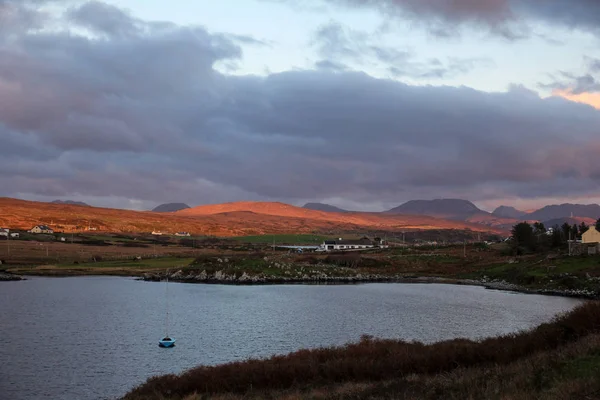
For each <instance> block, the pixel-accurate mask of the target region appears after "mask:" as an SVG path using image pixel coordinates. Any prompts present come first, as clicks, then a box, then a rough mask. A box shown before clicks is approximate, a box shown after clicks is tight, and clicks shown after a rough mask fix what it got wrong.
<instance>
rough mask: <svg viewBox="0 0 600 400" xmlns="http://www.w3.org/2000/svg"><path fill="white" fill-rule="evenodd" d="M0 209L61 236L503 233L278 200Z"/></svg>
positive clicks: (21, 225) (13, 224)
mask: <svg viewBox="0 0 600 400" xmlns="http://www.w3.org/2000/svg"><path fill="white" fill-rule="evenodd" d="M0 210H1V212H0V226H2V227H9V228H13V229H30V228H31V227H33V226H35V225H39V224H45V225H49V226H51V227H52V228H53V229H55V230H57V231H63V232H76V231H81V230H82V229H84V227H88V226H91V227H94V228H96V229H97V230H98V231H105V232H151V231H153V230H161V231H163V232H179V231H186V232H190V233H192V234H196V235H210V236H245V235H261V234H283V233H311V234H315V233H318V234H323V235H332V234H338V233H351V232H353V233H361V234H366V233H368V232H372V233H381V232H389V233H392V232H403V231H427V230H453V231H467V230H469V231H472V232H481V233H493V234H498V235H505V234H506V231H505V230H502V229H498V228H495V227H490V226H484V225H481V224H476V223H470V222H466V221H450V220H445V219H439V218H434V217H429V216H423V215H414V216H413V215H391V214H384V213H368V212H347V213H339V212H326V211H316V210H309V209H306V208H302V207H296V206H293V205H290V204H284V203H277V202H235V203H224V204H213V205H204V206H198V207H192V208H186V209H183V210H179V211H175V212H167V213H161V212H153V211H132V210H120V209H109V208H100V207H80V206H76V205H71V204H55V203H41V202H34V201H25V200H18V199H11V198H0Z"/></svg>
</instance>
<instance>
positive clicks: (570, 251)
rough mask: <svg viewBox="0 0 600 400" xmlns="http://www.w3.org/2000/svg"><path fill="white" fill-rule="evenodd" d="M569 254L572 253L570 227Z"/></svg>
mask: <svg viewBox="0 0 600 400" xmlns="http://www.w3.org/2000/svg"><path fill="white" fill-rule="evenodd" d="M571 214H572V213H571ZM569 255H571V230H570V229H569Z"/></svg>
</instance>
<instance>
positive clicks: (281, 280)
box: [0, 271, 600, 300]
mask: <svg viewBox="0 0 600 400" xmlns="http://www.w3.org/2000/svg"><path fill="white" fill-rule="evenodd" d="M27 275H31V276H36V277H46V278H72V277H91V276H114V277H120V278H134V279H135V280H138V281H144V282H162V281H164V280H165V277H166V274H164V273H145V274H143V275H141V276H140V274H132V273H129V274H126V273H83V274H82V273H68V272H61V273H55V272H54V271H53V272H50V271H48V272H40V271H38V273H32V274H27ZM21 280H23V281H24V280H27V278H25V277H24V276H21V275H15V274H12V273H7V272H0V282H9V281H12V282H14V281H21ZM169 281H171V282H176V283H189V284H205V285H233V286H255V285H358V284H366V283H406V284H414V283H439V284H447V285H462V286H480V287H483V288H485V289H489V290H503V291H508V292H514V293H523V294H537V295H544V296H559V297H570V298H576V299H582V300H598V299H600V293H596V292H592V291H586V290H577V289H571V290H569V289H565V290H557V289H545V288H527V287H523V286H519V285H516V284H512V283H509V282H504V281H486V280H477V279H461V278H444V277H436V276H406V275H394V276H383V275H368V276H363V275H360V274H359V275H356V276H341V277H329V276H328V277H320V276H305V277H302V278H287V277H265V276H256V275H255V276H249V275H247V274H243V275H242V276H240V277H237V278H235V277H234V276H228V275H224V274H219V273H218V272H217V273H215V275H212V276H209V275H206V274H205V275H202V274H199V275H187V276H185V275H183V274H182V271H177V272H175V273H172V274H170V275H169Z"/></svg>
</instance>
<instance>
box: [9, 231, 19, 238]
mask: <svg viewBox="0 0 600 400" xmlns="http://www.w3.org/2000/svg"><path fill="white" fill-rule="evenodd" d="M10 237H11V238H18V237H19V232H13V233H11V234H10Z"/></svg>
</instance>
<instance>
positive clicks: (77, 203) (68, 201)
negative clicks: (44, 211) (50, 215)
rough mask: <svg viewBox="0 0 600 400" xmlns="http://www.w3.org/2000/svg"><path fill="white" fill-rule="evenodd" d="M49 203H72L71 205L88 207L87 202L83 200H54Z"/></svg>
mask: <svg viewBox="0 0 600 400" xmlns="http://www.w3.org/2000/svg"><path fill="white" fill-rule="evenodd" d="M51 203H53V204H68V205H72V206H86V207H90V205H89V204H87V203H84V202H83V201H73V200H54V201H51Z"/></svg>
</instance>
